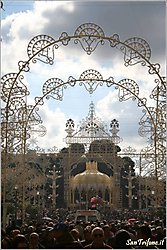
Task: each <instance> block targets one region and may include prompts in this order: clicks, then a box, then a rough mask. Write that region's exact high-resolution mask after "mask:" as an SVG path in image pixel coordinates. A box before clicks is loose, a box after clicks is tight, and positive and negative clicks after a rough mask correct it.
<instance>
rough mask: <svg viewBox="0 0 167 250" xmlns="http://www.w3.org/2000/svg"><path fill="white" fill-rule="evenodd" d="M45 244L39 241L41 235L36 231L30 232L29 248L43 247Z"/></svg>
mask: <svg viewBox="0 0 167 250" xmlns="http://www.w3.org/2000/svg"><path fill="white" fill-rule="evenodd" d="M43 248H44V246H42V245H41V244H40V242H39V235H38V234H37V233H35V232H33V233H31V234H30V237H29V249H43Z"/></svg>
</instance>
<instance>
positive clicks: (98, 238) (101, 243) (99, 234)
mask: <svg viewBox="0 0 167 250" xmlns="http://www.w3.org/2000/svg"><path fill="white" fill-rule="evenodd" d="M84 248H86V249H90V248H93V249H105V248H106V249H112V247H111V246H109V245H107V244H106V243H105V240H104V231H103V229H102V228H101V227H95V228H94V229H93V230H92V243H90V244H89V245H86V246H85V247H84Z"/></svg>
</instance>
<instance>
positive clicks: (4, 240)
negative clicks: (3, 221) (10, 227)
mask: <svg viewBox="0 0 167 250" xmlns="http://www.w3.org/2000/svg"><path fill="white" fill-rule="evenodd" d="M10 245H11V240H10V238H9V236H8V235H7V233H6V232H5V230H4V229H2V228H1V248H2V249H9V248H11V247H10Z"/></svg>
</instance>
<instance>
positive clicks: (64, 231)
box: [51, 223, 83, 249]
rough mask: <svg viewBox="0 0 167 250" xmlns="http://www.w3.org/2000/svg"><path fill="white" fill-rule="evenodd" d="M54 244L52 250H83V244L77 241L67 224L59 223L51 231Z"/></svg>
mask: <svg viewBox="0 0 167 250" xmlns="http://www.w3.org/2000/svg"><path fill="white" fill-rule="evenodd" d="M51 232H52V235H53V239H54V243H53V246H52V247H51V248H54V249H75V248H76V249H81V248H83V247H82V245H81V243H80V242H78V241H76V240H75V239H74V238H73V237H72V235H71V234H70V232H69V230H68V225H67V224H65V223H58V224H56V225H55V226H54V228H53V229H52V230H51Z"/></svg>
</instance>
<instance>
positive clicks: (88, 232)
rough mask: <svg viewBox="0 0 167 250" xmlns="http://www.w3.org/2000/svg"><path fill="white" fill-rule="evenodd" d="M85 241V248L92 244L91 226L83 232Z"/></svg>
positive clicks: (83, 244) (82, 242)
mask: <svg viewBox="0 0 167 250" xmlns="http://www.w3.org/2000/svg"><path fill="white" fill-rule="evenodd" d="M83 234H84V240H82V241H81V244H82V246H83V247H85V246H86V245H89V244H91V243H92V228H91V226H86V227H85V228H84V231H83Z"/></svg>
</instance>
